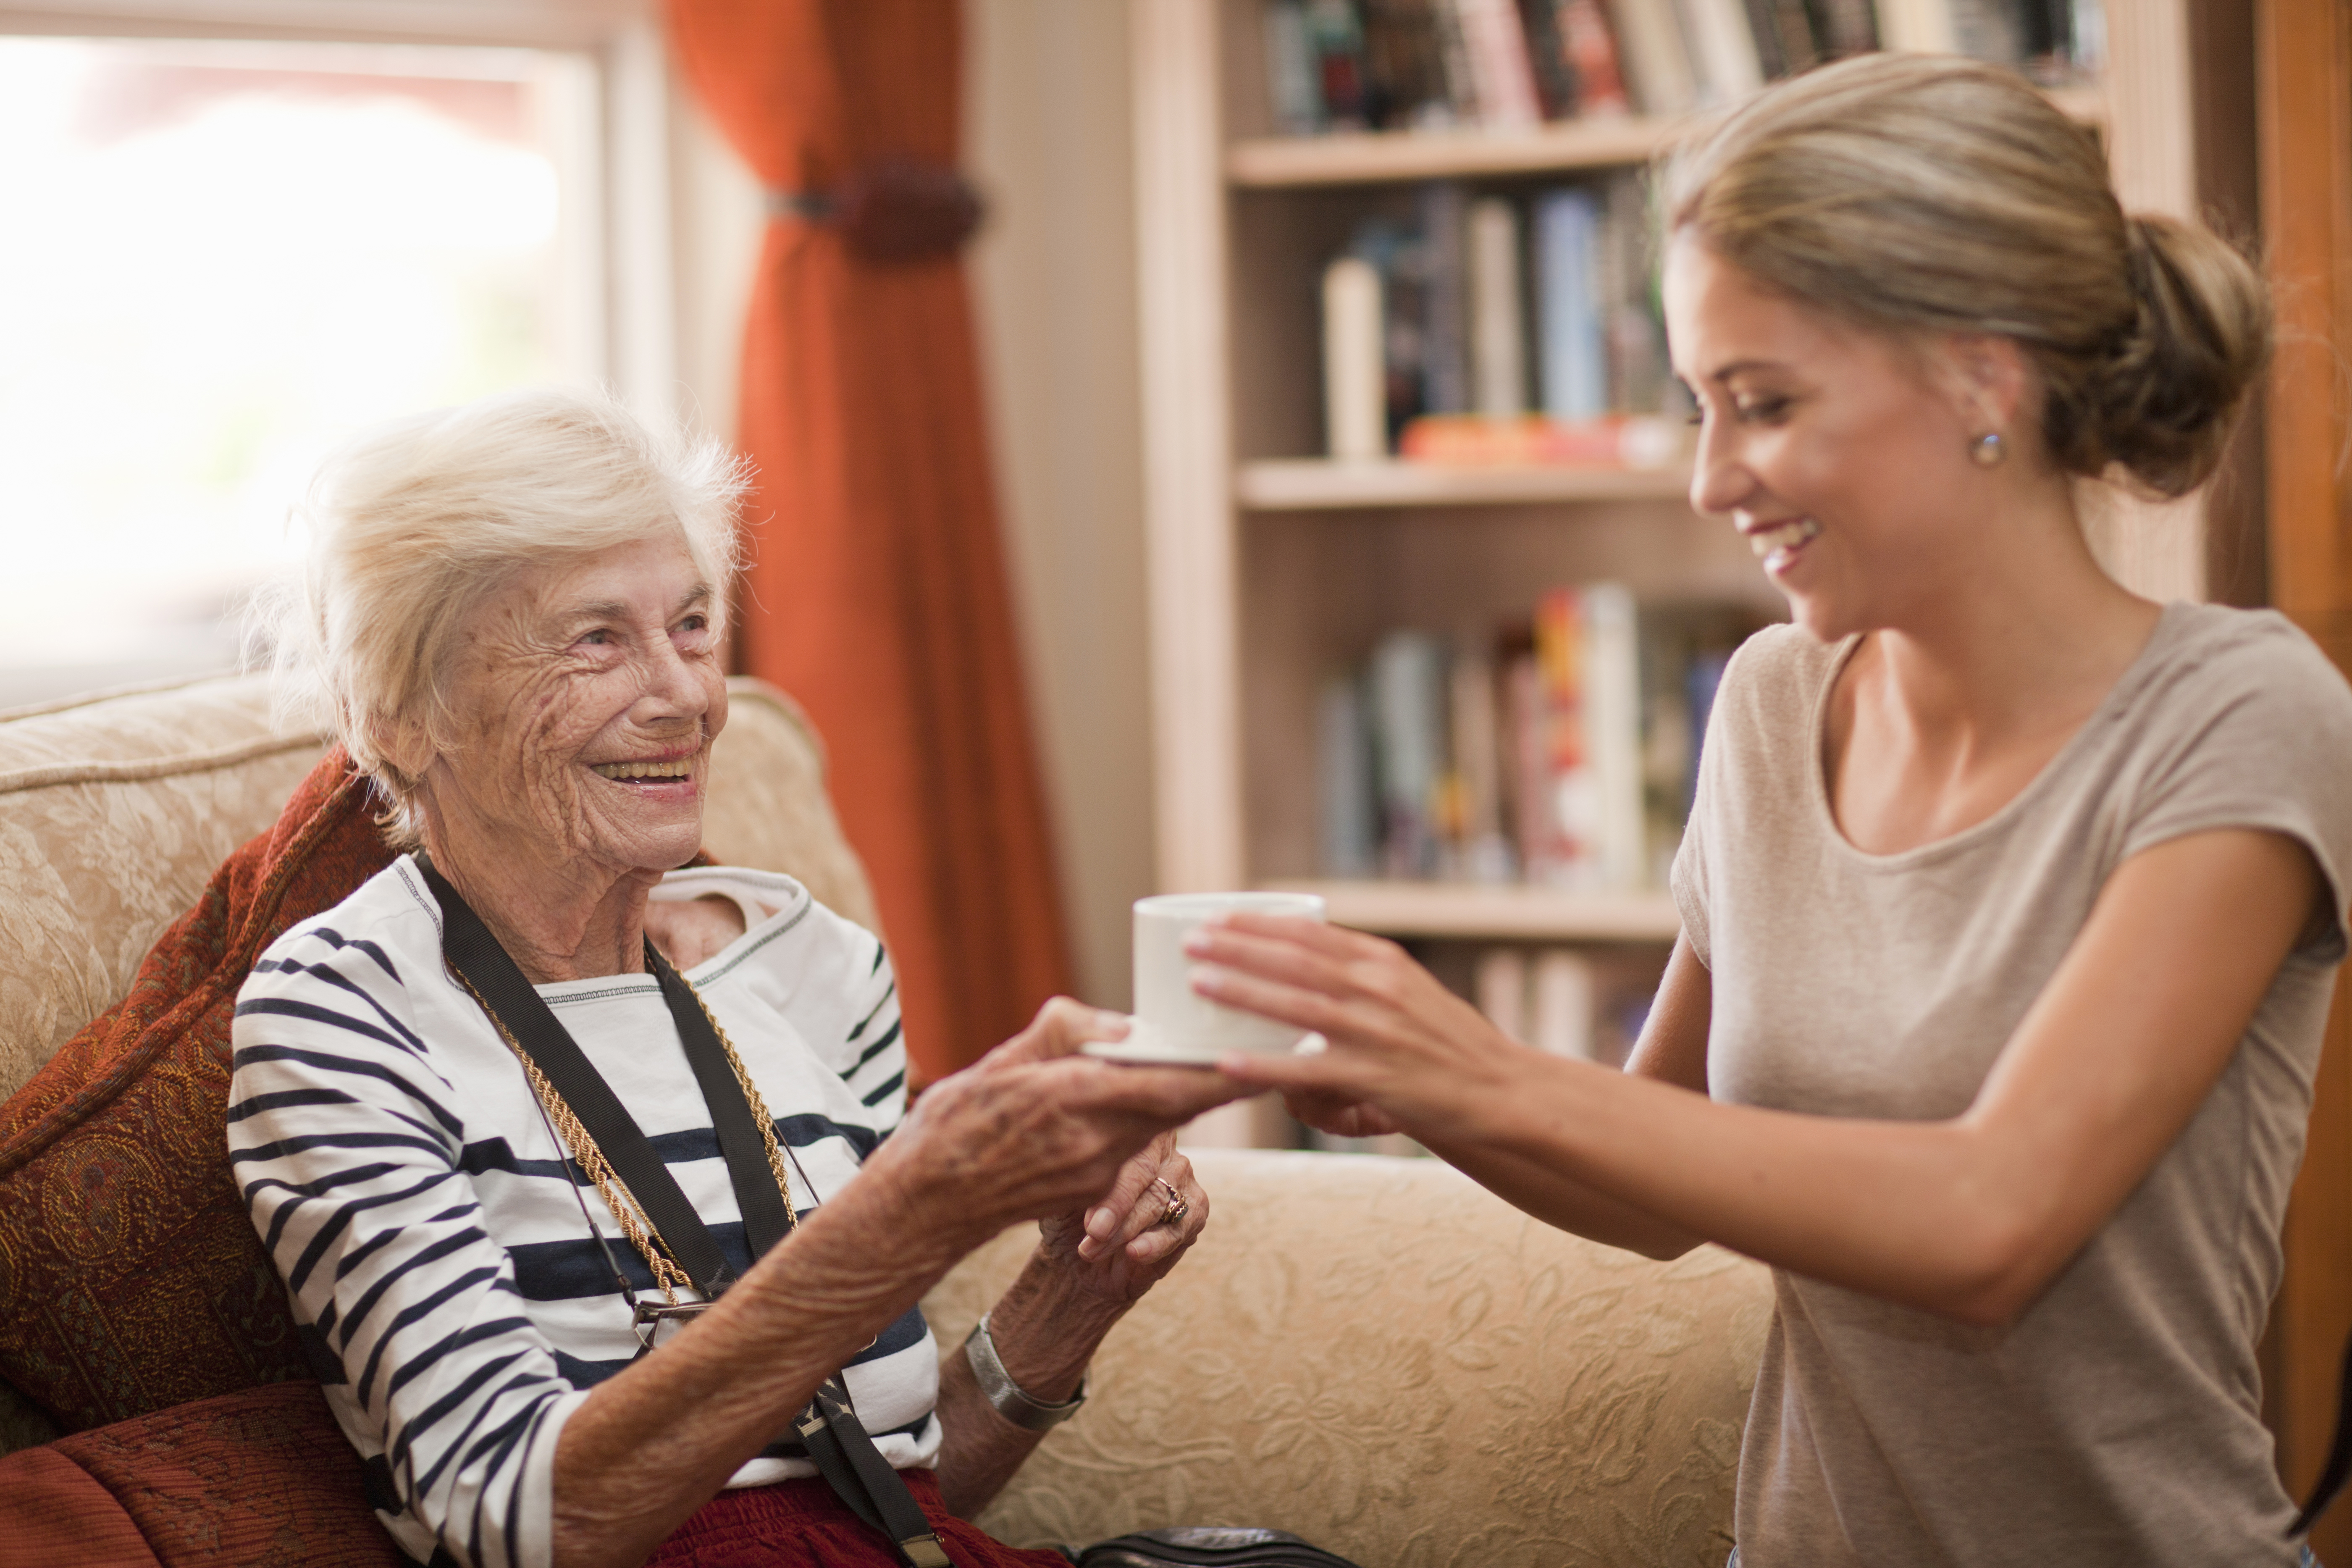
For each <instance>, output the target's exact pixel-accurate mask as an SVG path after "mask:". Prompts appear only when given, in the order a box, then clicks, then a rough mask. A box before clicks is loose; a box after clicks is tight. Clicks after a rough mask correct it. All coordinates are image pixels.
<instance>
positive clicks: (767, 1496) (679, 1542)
mask: <svg viewBox="0 0 2352 1568" xmlns="http://www.w3.org/2000/svg"><path fill="white" fill-rule="evenodd" d="M898 1474H899V1475H900V1476H901V1477H903V1478H904V1479H905V1480H906V1482H907V1489H908V1491H910V1492H912V1493H914V1494H915V1501H916V1502H918V1503H919V1504H920V1505H921V1506H922V1510H923V1517H924V1518H926V1519H928V1520H929V1521H931V1528H932V1529H933V1530H935V1531H938V1532H939V1537H940V1545H942V1546H944V1547H946V1548H947V1549H948V1555H949V1556H950V1557H951V1558H953V1559H954V1560H955V1564H956V1568H1069V1564H1070V1560H1069V1559H1068V1558H1066V1557H1065V1556H1063V1555H1062V1554H1061V1553H1060V1552H1050V1551H1048V1552H1024V1551H1021V1550H1019V1549H1018V1548H1015V1547H1011V1546H1007V1545H1005V1544H1004V1543H1003V1542H1001V1541H996V1540H992V1539H991V1538H990V1537H989V1536H987V1535H984V1534H982V1532H981V1531H980V1530H978V1529H977V1528H976V1527H974V1526H972V1525H970V1524H967V1523H965V1522H964V1521H962V1520H960V1519H958V1518H956V1517H955V1516H954V1515H953V1514H951V1513H950V1512H948V1510H947V1509H946V1508H945V1507H943V1506H942V1505H941V1504H940V1481H939V1477H937V1476H936V1475H934V1474H932V1473H931V1472H930V1471H929V1470H900V1471H899V1472H898ZM646 1568H899V1563H898V1553H897V1552H894V1551H893V1550H891V1547H890V1543H889V1542H887V1541H885V1540H883V1539H882V1535H881V1532H880V1531H875V1530H869V1529H868V1528H866V1525H865V1524H864V1523H862V1522H861V1521H859V1520H858V1517H857V1516H856V1514H854V1513H852V1512H850V1511H849V1508H848V1505H846V1504H845V1503H844V1502H843V1501H842V1500H840V1499H839V1498H837V1497H835V1496H834V1495H833V1489H832V1488H831V1487H828V1486H826V1485H825V1484H824V1481H823V1480H822V1479H819V1478H818V1477H815V1476H808V1477H805V1478H803V1479H800V1480H796V1481H779V1482H777V1483H776V1484H775V1485H774V1486H770V1487H743V1488H740V1489H736V1490H734V1491H724V1492H720V1493H719V1495H718V1496H717V1497H715V1498H712V1499H711V1500H709V1502H707V1503H704V1504H703V1505H702V1506H701V1507H700V1508H698V1509H697V1510H695V1511H694V1513H693V1515H692V1517H690V1518H688V1520H687V1521H686V1522H685V1523H684V1524H681V1525H679V1526H678V1527H677V1530H676V1531H673V1532H672V1533H671V1535H670V1538H669V1539H668V1540H667V1541H665V1542H662V1543H661V1549H660V1550H659V1551H657V1552H655V1553H654V1554H653V1556H652V1557H651V1558H650V1559H649V1560H648V1561H647V1563H646Z"/></svg>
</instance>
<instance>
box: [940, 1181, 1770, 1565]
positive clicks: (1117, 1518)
mask: <svg viewBox="0 0 2352 1568" xmlns="http://www.w3.org/2000/svg"><path fill="white" fill-rule="evenodd" d="M1192 1159H1193V1162H1194V1163H1195V1164H1196V1166H1197V1167H1198V1168H1199V1171H1200V1175H1201V1182H1202V1186H1204V1187H1205V1188H1206V1189H1207V1190H1208V1192H1209V1194H1210V1202H1211V1205H1212V1210H1211V1217H1210V1222H1209V1226H1208V1229H1207V1230H1206V1231H1205V1232H1204V1233H1203V1235H1202V1239H1201V1240H1200V1242H1199V1243H1198V1244H1197V1245H1196V1246H1195V1247H1194V1248H1193V1251H1192V1255H1191V1256H1190V1257H1188V1258H1186V1259H1185V1260H1184V1262H1183V1263H1182V1264H1181V1266H1180V1267H1179V1268H1177V1270H1176V1271H1175V1272H1174V1273H1173V1274H1172V1275H1171V1276H1170V1278H1169V1279H1167V1280H1165V1281H1163V1282H1162V1283H1161V1285H1160V1287H1159V1289H1156V1290H1155V1291H1153V1292H1152V1294H1151V1295H1150V1296H1149V1297H1147V1298H1146V1299H1145V1300H1143V1301H1142V1302H1141V1303H1139V1305H1138V1307H1137V1308H1136V1310H1135V1311H1134V1312H1133V1313H1132V1314H1131V1315H1130V1316H1129V1319H1128V1320H1127V1321H1125V1322H1124V1323H1122V1324H1121V1325H1120V1326H1119V1328H1118V1331H1116V1332H1114V1334H1113V1335H1112V1337H1111V1339H1110V1341H1109V1342H1108V1343H1107V1344H1106V1345H1105V1346H1104V1348H1103V1351H1102V1353H1101V1354H1100V1356H1099V1357H1098V1358H1097V1362H1096V1364H1095V1373H1094V1389H1093V1395H1092V1397H1091V1398H1090V1399H1089V1401H1088V1403H1087V1406H1086V1408H1085V1409H1084V1410H1083V1411H1081V1412H1080V1413H1079V1414H1078V1415H1077V1416H1076V1418H1074V1419H1073V1420H1071V1421H1070V1422H1068V1423H1067V1424H1066V1425H1065V1426H1060V1427H1057V1428H1055V1431H1054V1432H1053V1434H1052V1435H1051V1436H1048V1437H1047V1439H1046V1440H1045V1444H1044V1445H1043V1446H1042V1447H1041V1448H1040V1449H1039V1451H1038V1453H1037V1454H1036V1455H1035V1456H1034V1458H1032V1459H1031V1460H1030V1461H1029V1463H1028V1464H1027V1465H1026V1466H1025V1467H1024V1468H1023V1470H1022V1472H1021V1473H1020V1475H1019V1476H1017V1477H1016V1478H1015V1479H1014V1480H1013V1485H1012V1486H1011V1487H1009V1488H1008V1489H1006V1491H1005V1493H1004V1495H1003V1496H1002V1497H1000V1498H999V1499H998V1500H996V1502H995V1503H994V1504H993V1505H992V1507H991V1508H990V1509H989V1510H987V1511H986V1512H985V1513H984V1514H983V1515H982V1517H981V1521H980V1522H981V1523H982V1525H984V1526H985V1527H986V1528H988V1529H989V1530H990V1531H992V1532H993V1533H995V1534H997V1535H999V1536H1000V1537H1002V1538H1003V1539H1004V1540H1006V1541H1009V1542H1013V1543H1015V1544H1020V1545H1042V1544H1050V1543H1069V1544H1077V1545H1083V1544H1085V1543H1087V1542H1093V1541H1097V1540H1100V1539H1103V1538H1105V1537H1108V1536H1111V1535H1116V1534H1118V1533H1120V1532H1122V1531H1129V1530H1139V1529H1150V1528H1153V1527H1156V1526H1160V1525H1166V1524H1257V1525H1269V1526H1273V1527H1275V1528H1277V1529H1282V1530H1288V1531H1295V1532H1297V1534H1300V1535H1303V1536H1305V1537H1306V1538H1307V1539H1308V1540H1309V1541H1312V1542H1316V1543H1317V1544H1318V1545H1320V1546H1324V1547H1327V1548H1328V1549H1329V1550H1331V1551H1334V1552H1339V1553H1340V1554H1342V1555H1343V1556H1346V1557H1349V1558H1351V1559H1353V1560H1355V1561H1357V1562H1360V1563H1420V1562H1430V1563H1444V1562H1454V1561H1459V1560H1461V1559H1460V1558H1459V1557H1458V1555H1457V1554H1458V1552H1460V1550H1461V1549H1462V1548H1463V1547H1465V1545H1468V1544H1470V1543H1472V1542H1473V1541H1474V1539H1475V1542H1477V1543H1478V1544H1479V1547H1480V1550H1479V1552H1478V1560H1479V1561H1481V1562H1492V1563H1520V1562H1563V1561H1566V1562H1605V1563H1626V1564H1631V1563H1660V1564H1664V1563H1672V1564H1675V1565H1677V1568H1679V1565H1684V1564H1687V1565H1689V1568H1720V1565H1721V1563H1722V1562H1723V1560H1724V1556H1725V1554H1726V1553H1727V1552H1728V1551H1729V1550H1730V1547H1731V1534H1730V1525H1731V1498H1732V1483H1733V1479H1734V1475H1735V1472H1736V1471H1737V1468H1738V1458H1739V1436H1740V1428H1741V1424H1742V1422H1743V1421H1744V1420H1745V1418H1746V1413H1747V1405H1748V1394H1749V1393H1750V1392H1751V1390H1752V1388H1753V1386H1754V1379H1755V1369H1756V1363H1757V1360H1758V1356H1759V1352H1760V1350H1761V1346H1762V1343H1763V1335H1764V1331H1765V1326H1766V1323H1767V1321H1768V1320H1769V1314H1770V1310H1771V1288H1770V1278H1769V1273H1768V1272H1767V1271H1766V1270H1765V1269H1763V1268H1761V1267H1759V1266H1758V1265H1756V1264H1754V1263H1751V1262H1748V1261H1747V1260H1745V1259H1742V1258H1736V1257H1734V1256H1732V1255H1731V1254H1729V1253H1727V1252H1723V1251H1720V1250H1718V1249H1716V1248H1712V1247H1707V1248H1701V1249H1699V1250H1697V1251H1696V1252H1693V1253H1691V1254H1689V1255H1687V1256H1685V1257H1684V1258H1680V1259H1677V1260H1675V1262H1672V1263H1657V1262H1653V1261H1651V1260H1650V1259H1647V1258H1639V1257H1636V1256H1634V1255H1633V1254H1631V1253H1626V1252H1620V1251H1617V1250H1615V1249H1613V1248H1610V1247H1601V1246H1598V1245H1596V1244H1593V1243H1591V1242H1586V1241H1583V1240H1580V1239H1579V1238H1577V1237H1570V1236H1567V1235H1564V1234H1562V1233H1560V1232H1559V1231H1556V1230H1553V1229H1551V1228H1549V1226H1544V1225H1542V1224H1540V1223H1539V1222H1538V1221H1535V1220H1532V1219H1529V1218H1528V1217H1527V1216H1526V1215H1522V1214H1520V1213H1519V1212H1518V1211H1517V1210H1516V1209H1513V1208H1510V1207H1509V1206H1508V1205H1505V1204H1503V1203H1501V1202H1500V1201H1499V1200H1497V1199H1496V1198H1494V1197H1492V1196H1491V1195H1489V1194H1486V1192H1485V1191H1483V1190H1482V1189H1480V1188H1478V1187H1477V1186H1476V1185H1475V1184H1473V1183H1471V1182H1470V1181H1469V1180H1468V1179H1467V1178H1466V1177H1465V1176H1463V1175H1461V1174H1460V1173H1457V1172H1455V1171H1454V1170H1453V1169H1452V1168H1451V1167H1450V1166H1447V1165H1445V1164H1444V1163H1441V1162H1439V1161H1435V1160H1391V1159H1383V1158H1380V1157H1376V1156H1364V1155H1333V1154H1301V1153H1281V1152H1263V1151H1234V1150H1197V1151H1193V1152H1192ZM1034 1240H1035V1237H1034V1232H1033V1231H1032V1230H1031V1229H1030V1228H1029V1227H1027V1226H1021V1227H1019V1228H1017V1229H1016V1230H1014V1231H1012V1232H1008V1233H1006V1234H1005V1235H1004V1236H1003V1237H999V1238H997V1240H996V1241H994V1242H993V1243H992V1244H991V1245H990V1246H988V1247H983V1248H982V1249H981V1250H980V1251H979V1252H977V1253H975V1254H973V1255H972V1256H971V1258H968V1259H966V1260H965V1261H964V1263H963V1264H962V1265H961V1266H960V1267H959V1268H957V1269H956V1270H955V1271H954V1272H953V1273H951V1274H950V1275H949V1276H948V1278H947V1279H945V1280H943V1281H941V1283H940V1286H939V1287H938V1289H935V1290H934V1291H933V1292H932V1293H931V1296H930V1298H929V1300H926V1301H925V1302H924V1310H925V1311H926V1312H927V1313H928V1314H929V1316H930V1319H931V1323H932V1327H933V1329H934V1330H935V1331H937V1333H938V1335H939V1339H940V1344H941V1346H942V1347H944V1348H945V1349H946V1351H947V1353H953V1350H952V1347H954V1346H955V1345H957V1344H959V1343H961V1341H962V1338H963V1335H964V1334H965V1332H966V1331H968V1330H969V1329H970V1327H971V1323H972V1322H973V1321H974V1320H975V1319H977V1318H978V1316H979V1314H980V1312H981V1311H982V1310H983V1309H984V1308H985V1307H986V1306H987V1305H988V1304H989V1303H990V1302H991V1301H992V1300H994V1299H995V1297H996V1295H997V1293H998V1292H1000V1291H1001V1290H1002V1289H1003V1288H1004V1286H1005V1285H1006V1284H1007V1283H1008V1282H1009V1281H1010V1280H1011V1279H1012V1277H1013V1273H1014V1272H1015V1271H1017V1270H1018V1269H1019V1268H1020V1266H1021V1263H1022V1260H1023V1259H1024V1258H1026V1257H1027V1256H1028V1253H1029V1251H1030V1249H1031V1247H1033V1246H1034Z"/></svg>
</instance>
